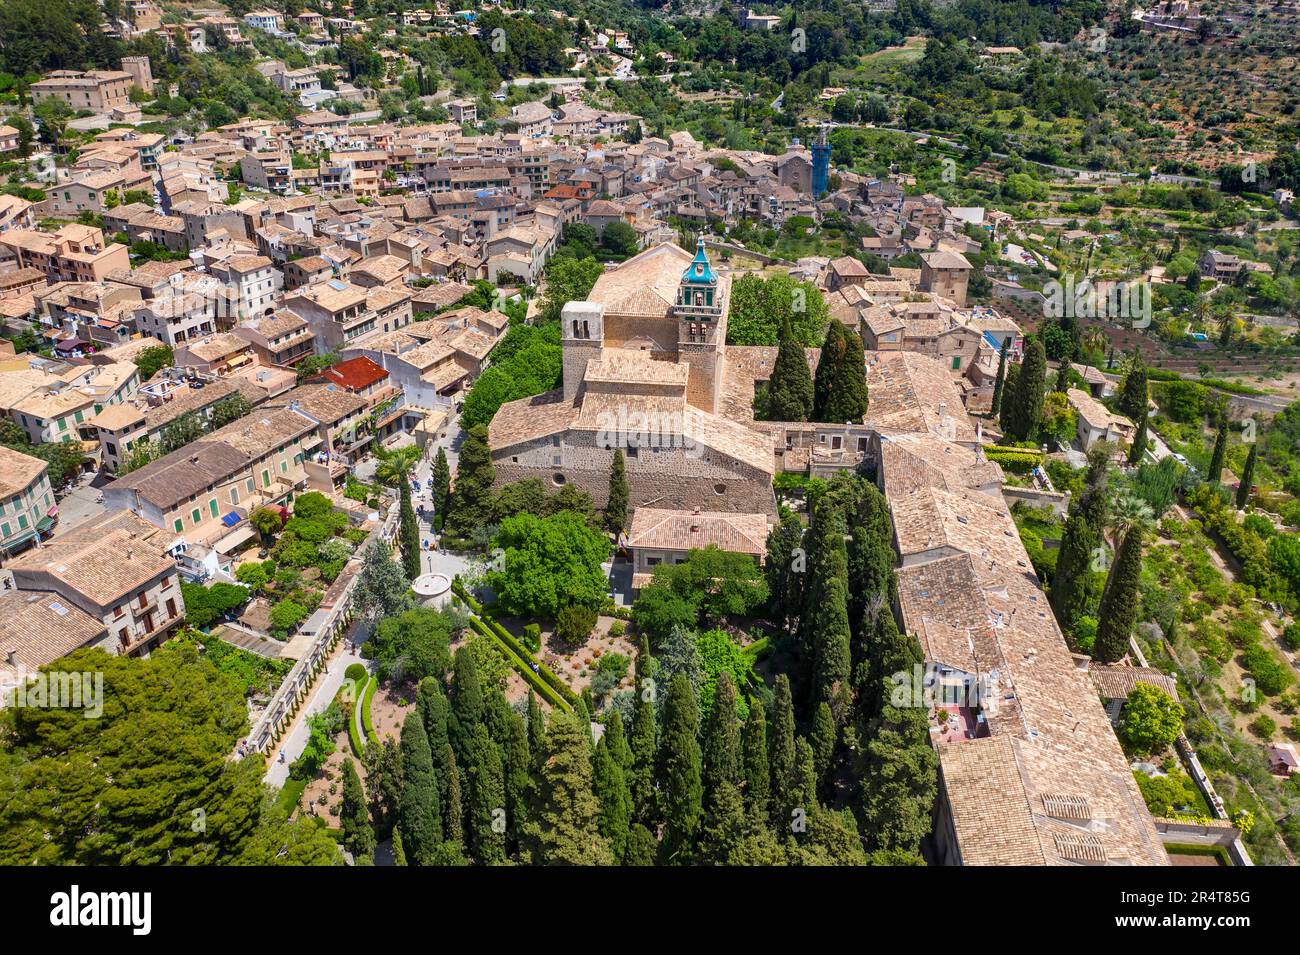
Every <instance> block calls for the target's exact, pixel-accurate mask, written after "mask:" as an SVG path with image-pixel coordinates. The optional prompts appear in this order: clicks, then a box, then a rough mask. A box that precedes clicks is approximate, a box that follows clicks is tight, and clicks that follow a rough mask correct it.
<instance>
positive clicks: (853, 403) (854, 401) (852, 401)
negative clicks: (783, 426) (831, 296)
mask: <svg viewBox="0 0 1300 955" xmlns="http://www.w3.org/2000/svg"><path fill="white" fill-rule="evenodd" d="M831 322H832V324H839V322H837V321H835V320H834V319H832V320H831ZM841 338H842V340H843V342H844V354H843V356H842V357H841V359H840V361H839V362H838V364H837V365H836V368H835V379H834V381H833V383H832V385H831V393H830V397H829V399H828V400H827V402H826V407H825V409H824V411H823V415H824V416H823V417H822V419H821V420H823V421H833V422H841V421H843V422H853V423H854V424H861V423H862V418H863V416H864V415H865V414H866V413H867V362H866V354H865V353H864V351H863V348H862V339H861V338H859V337H858V333H857V332H855V331H853V330H852V329H851V328H843V331H842V334H841Z"/></svg>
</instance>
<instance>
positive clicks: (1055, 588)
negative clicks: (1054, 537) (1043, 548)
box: [1048, 513, 1100, 633]
mask: <svg viewBox="0 0 1300 955" xmlns="http://www.w3.org/2000/svg"><path fill="white" fill-rule="evenodd" d="M1099 543H1100V538H1099V537H1098V536H1097V535H1096V533H1095V532H1094V531H1093V529H1092V528H1091V527H1090V526H1089V525H1088V521H1087V518H1085V517H1084V516H1083V515H1082V514H1080V513H1073V514H1071V515H1070V516H1069V517H1068V518H1066V521H1065V530H1064V531H1063V532H1062V534H1061V549H1060V551H1059V552H1058V553H1057V557H1056V572H1055V574H1054V575H1053V576H1052V587H1051V592H1050V593H1049V594H1048V602H1049V603H1051V605H1052V611H1053V613H1055V614H1056V622H1057V623H1058V624H1059V625H1060V627H1061V629H1062V630H1064V631H1065V632H1066V633H1072V632H1073V631H1074V625H1075V622H1076V621H1077V620H1078V619H1079V617H1081V616H1082V615H1083V612H1084V610H1085V609H1086V608H1087V603H1088V591H1089V589H1090V586H1089V585H1090V579H1091V573H1092V552H1093V550H1094V549H1095V548H1096V547H1097V546H1098V544H1099Z"/></svg>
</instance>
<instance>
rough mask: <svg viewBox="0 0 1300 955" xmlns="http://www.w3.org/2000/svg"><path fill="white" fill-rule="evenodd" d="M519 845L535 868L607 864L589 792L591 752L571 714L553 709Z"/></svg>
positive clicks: (608, 856) (595, 807)
mask: <svg viewBox="0 0 1300 955" xmlns="http://www.w3.org/2000/svg"><path fill="white" fill-rule="evenodd" d="M538 765H539V767H540V769H539V771H538V774H537V776H536V778H535V779H534V781H533V786H532V791H531V798H530V812H529V819H528V822H527V824H526V825H525V827H524V841H525V842H526V843H527V844H528V847H529V850H530V858H531V861H532V862H533V863H534V864H539V865H612V864H613V861H614V859H613V855H612V854H611V853H610V850H609V842H608V841H607V840H606V839H605V837H604V836H602V835H601V834H600V826H599V815H600V804H599V802H598V801H597V799H596V794H595V793H594V792H593V791H592V784H593V779H592V771H591V747H590V746H589V745H588V743H587V733H586V730H585V728H584V727H582V726H580V725H579V724H578V720H577V718H576V717H575V716H574V715H573V714H572V713H565V712H563V711H559V710H556V711H555V712H553V713H552V714H551V722H550V725H549V726H548V727H547V730H546V741H545V746H544V748H543V750H542V752H541V753H540V754H539V756H538Z"/></svg>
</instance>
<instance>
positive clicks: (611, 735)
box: [603, 707, 632, 770]
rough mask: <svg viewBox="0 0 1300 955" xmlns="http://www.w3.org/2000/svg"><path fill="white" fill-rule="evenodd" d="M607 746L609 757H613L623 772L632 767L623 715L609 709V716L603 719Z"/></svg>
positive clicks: (630, 751) (611, 708)
mask: <svg viewBox="0 0 1300 955" xmlns="http://www.w3.org/2000/svg"><path fill="white" fill-rule="evenodd" d="M603 738H604V739H605V740H606V742H607V743H608V745H609V755H610V756H613V757H614V762H616V763H617V764H618V765H619V766H620V767H621V768H622V769H623V770H627V768H628V767H629V766H631V765H632V750H631V748H630V747H629V746H628V745H627V731H626V730H625V729H623V714H622V713H620V712H619V711H618V710H616V709H614V708H613V707H610V710H609V716H607V717H606V718H605V735H604V737H603Z"/></svg>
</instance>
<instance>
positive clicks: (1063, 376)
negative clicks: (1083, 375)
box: [1052, 361, 1070, 394]
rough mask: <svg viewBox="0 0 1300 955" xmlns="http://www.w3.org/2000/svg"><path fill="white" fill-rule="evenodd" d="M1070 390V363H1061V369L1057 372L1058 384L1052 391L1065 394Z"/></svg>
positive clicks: (1053, 386)
mask: <svg viewBox="0 0 1300 955" xmlns="http://www.w3.org/2000/svg"><path fill="white" fill-rule="evenodd" d="M1069 390H1070V363H1069V362H1068V361H1063V362H1061V367H1060V368H1058V369H1057V370H1056V382H1055V383H1054V384H1053V385H1052V391H1055V392H1060V393H1061V394H1065V393H1066V392H1067V391H1069Z"/></svg>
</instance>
